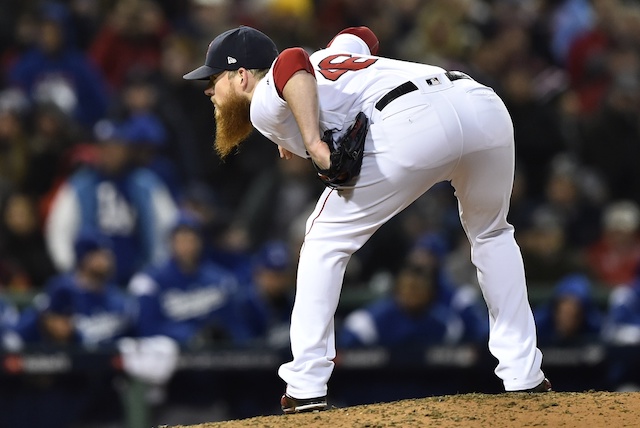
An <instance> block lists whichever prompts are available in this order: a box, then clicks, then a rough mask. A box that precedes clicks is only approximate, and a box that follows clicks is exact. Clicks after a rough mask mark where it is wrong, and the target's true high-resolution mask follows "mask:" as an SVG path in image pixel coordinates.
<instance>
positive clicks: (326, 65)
mask: <svg viewBox="0 0 640 428" xmlns="http://www.w3.org/2000/svg"><path fill="white" fill-rule="evenodd" d="M376 61H377V59H374V58H368V59H366V58H362V57H359V56H353V55H349V54H338V55H330V56H328V57H326V58H325V59H323V60H322V61H320V63H319V64H318V67H319V68H320V74H322V75H323V76H324V77H325V78H326V79H328V80H331V81H336V80H338V79H339V78H340V76H342V75H343V74H344V73H346V72H347V71H357V70H362V69H363V68H367V67H369V66H370V65H371V64H373V63H374V62H376Z"/></svg>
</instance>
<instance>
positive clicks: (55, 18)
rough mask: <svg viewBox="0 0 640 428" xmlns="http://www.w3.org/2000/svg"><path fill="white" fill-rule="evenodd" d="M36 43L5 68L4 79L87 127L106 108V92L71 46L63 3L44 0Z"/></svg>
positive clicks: (95, 73)
mask: <svg viewBox="0 0 640 428" xmlns="http://www.w3.org/2000/svg"><path fill="white" fill-rule="evenodd" d="M40 12H41V14H40V22H39V25H38V26H37V30H38V37H37V43H36V45H35V46H34V47H33V48H32V49H30V50H28V51H26V52H25V53H24V54H22V55H21V56H20V57H19V58H18V59H17V61H16V63H15V64H14V65H13V66H12V67H11V68H10V69H9V70H8V72H7V76H6V78H7V83H8V84H9V85H11V86H15V87H18V88H20V89H22V90H23V91H24V92H25V94H27V96H28V97H29V98H30V99H32V100H33V101H35V102H36V103H43V102H51V103H54V104H55V105H57V106H58V107H59V108H60V109H62V110H63V111H64V112H65V113H67V114H69V115H70V116H73V117H74V118H75V119H76V120H77V121H78V122H79V123H80V124H81V125H84V126H85V127H86V128H87V129H90V127H91V126H92V125H93V124H94V123H95V122H96V121H97V120H98V119H100V118H101V117H102V116H103V115H104V114H105V113H106V111H107V106H108V104H109V92H108V88H107V85H106V81H105V79H104V78H103V76H102V74H101V73H100V71H99V70H98V69H97V68H96V67H95V66H94V65H93V63H92V62H91V61H90V60H89V59H88V57H87V56H86V55H85V54H84V53H82V52H81V51H79V50H77V49H75V48H74V47H73V46H72V43H71V42H70V40H68V38H69V36H70V34H71V33H70V32H68V31H67V32H66V33H65V31H66V30H67V29H68V28H69V27H70V26H71V25H72V22H71V19H70V13H69V11H68V10H67V8H66V6H64V5H61V4H59V3H44V4H43V6H42V7H41V10H40Z"/></svg>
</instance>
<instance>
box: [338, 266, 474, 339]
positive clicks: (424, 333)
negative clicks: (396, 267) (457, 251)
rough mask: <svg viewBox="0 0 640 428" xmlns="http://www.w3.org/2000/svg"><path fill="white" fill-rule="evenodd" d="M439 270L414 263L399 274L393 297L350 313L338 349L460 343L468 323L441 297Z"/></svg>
mask: <svg viewBox="0 0 640 428" xmlns="http://www.w3.org/2000/svg"><path fill="white" fill-rule="evenodd" d="M437 283H438V270H437V269H434V268H432V267H427V266H424V265H417V264H413V263H407V264H405V265H404V266H403V267H402V268H401V269H400V271H399V273H398V274H397V276H396V278H395V283H394V286H393V291H392V293H391V295H389V296H385V297H383V298H381V299H380V300H378V301H376V302H374V303H372V304H370V305H369V306H366V307H365V308H362V309H357V310H355V311H354V312H352V313H351V314H349V315H348V316H347V317H346V318H345V320H344V324H343V328H342V330H341V331H340V332H339V334H338V338H337V344H338V347H342V348H351V347H361V346H385V347H403V346H430V345H439V344H456V343H459V342H460V341H461V340H462V338H463V337H464V333H465V332H464V323H463V321H462V319H461V317H460V316H459V314H458V313H456V311H454V310H453V309H452V308H451V306H449V305H447V304H445V303H443V302H442V301H441V300H440V299H439V298H438V285H437Z"/></svg>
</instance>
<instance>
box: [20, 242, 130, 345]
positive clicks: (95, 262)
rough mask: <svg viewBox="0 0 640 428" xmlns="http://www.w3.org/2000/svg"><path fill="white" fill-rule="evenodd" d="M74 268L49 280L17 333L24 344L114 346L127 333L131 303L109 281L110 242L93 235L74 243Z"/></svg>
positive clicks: (111, 270)
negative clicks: (75, 262)
mask: <svg viewBox="0 0 640 428" xmlns="http://www.w3.org/2000/svg"><path fill="white" fill-rule="evenodd" d="M75 254H76V260H77V265H76V267H75V268H74V269H73V271H72V272H69V273H64V274H60V275H57V276H55V277H53V278H52V279H51V280H50V281H49V282H48V283H47V284H46V285H45V288H44V291H43V293H41V294H40V295H38V296H36V298H35V299H34V304H33V305H32V306H31V307H29V308H27V309H26V310H25V311H24V312H23V314H22V316H21V319H20V321H19V323H18V326H17V328H16V330H17V331H18V333H19V334H20V336H21V337H22V339H23V340H24V342H25V345H36V346H37V345H46V344H51V345H60V346H68V345H79V346H84V347H89V348H93V347H96V346H112V345H114V343H115V341H116V340H117V339H120V338H122V337H124V336H126V335H128V334H130V332H131V328H132V325H133V324H132V322H133V315H134V304H133V300H132V299H131V298H130V297H129V296H128V295H127V294H126V293H125V292H124V291H123V290H122V289H121V288H120V287H118V286H117V285H116V284H114V283H113V282H112V279H111V278H112V274H113V270H114V256H113V252H112V250H111V244H110V242H109V241H108V240H107V239H105V238H104V237H102V236H100V235H99V234H98V233H95V232H84V233H82V234H81V235H80V236H79V237H78V238H77V239H76V241H75Z"/></svg>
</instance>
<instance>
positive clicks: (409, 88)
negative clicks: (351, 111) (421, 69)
mask: <svg viewBox="0 0 640 428" xmlns="http://www.w3.org/2000/svg"><path fill="white" fill-rule="evenodd" d="M444 75H445V76H447V79H449V80H450V81H452V82H453V81H454V80H460V79H471V77H469V76H467V75H466V74H464V73H460V72H459V71H445V73H444ZM430 81H431V82H430ZM427 83H428V84H429V85H433V79H427ZM417 90H418V87H417V86H416V84H415V83H413V82H405V83H403V84H402V85H400V86H398V87H396V88H394V89H392V90H390V91H389V92H387V94H386V95H385V96H384V97H382V98H380V100H378V102H377V103H376V106H375V107H376V110H378V111H382V109H383V108H385V107H386V106H387V104H389V103H390V102H391V101H393V100H395V99H396V98H399V97H401V96H403V95H406V94H409V93H411V92H413V91H417Z"/></svg>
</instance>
